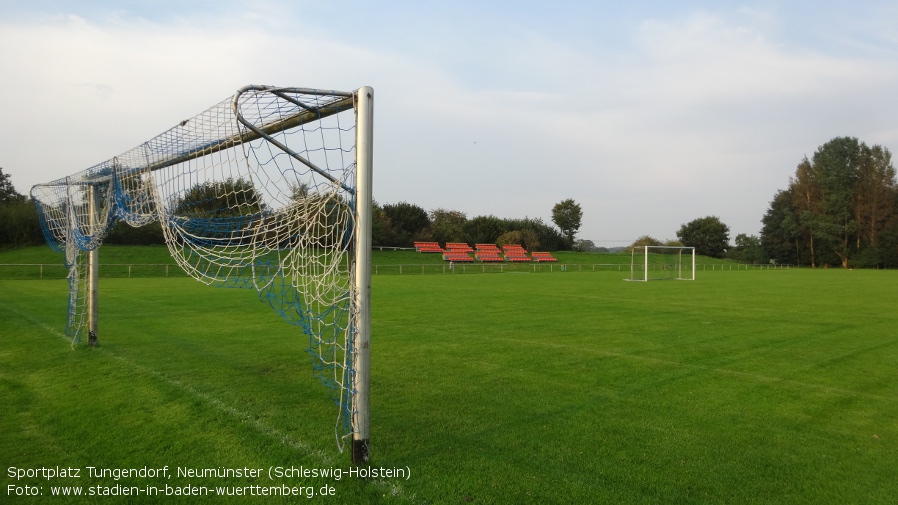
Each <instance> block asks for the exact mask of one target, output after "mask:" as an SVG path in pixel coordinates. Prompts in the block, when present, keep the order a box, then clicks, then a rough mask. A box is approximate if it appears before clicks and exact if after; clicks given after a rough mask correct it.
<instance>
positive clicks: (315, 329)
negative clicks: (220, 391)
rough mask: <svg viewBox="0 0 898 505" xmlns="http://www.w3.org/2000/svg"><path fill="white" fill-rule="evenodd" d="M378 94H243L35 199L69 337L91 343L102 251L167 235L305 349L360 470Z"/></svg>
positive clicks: (365, 444) (175, 249) (204, 271)
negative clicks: (150, 227)
mask: <svg viewBox="0 0 898 505" xmlns="http://www.w3.org/2000/svg"><path fill="white" fill-rule="evenodd" d="M373 104H374V92H373V90H372V88H370V87H362V88H359V89H357V90H355V91H334V90H321V89H313V88H298V87H275V86H259V85H249V86H244V87H242V88H240V89H238V90H237V91H236V92H235V93H234V94H233V95H232V96H230V97H228V98H226V99H224V100H222V101H220V102H218V103H217V104H215V105H213V106H212V107H210V108H209V109H207V110H205V111H203V112H200V113H199V114H196V115H195V116H192V117H188V118H187V119H183V120H181V121H179V122H178V123H177V124H176V125H175V126H173V127H172V128H170V129H169V130H167V131H165V132H163V133H161V134H159V135H157V136H156V137H153V138H152V139H150V140H148V141H146V142H143V143H141V144H139V145H138V146H137V147H134V148H133V149H131V150H129V151H126V152H124V153H122V154H120V155H118V156H115V157H112V158H110V159H108V160H106V161H104V162H102V163H99V164H97V165H94V166H92V167H90V168H88V169H86V170H82V171H81V172H78V173H75V174H73V175H70V176H68V177H63V178H60V179H57V180H55V181H51V182H49V183H46V184H38V185H36V186H34V187H33V188H32V189H31V198H32V201H33V202H34V203H35V205H36V207H37V209H38V215H39V217H40V222H41V228H42V230H43V232H44V236H45V238H46V240H47V243H48V245H50V247H52V248H53V249H55V250H57V251H58V252H62V253H65V264H66V266H67V267H68V268H69V275H68V279H69V311H68V320H67V325H66V333H67V334H68V335H69V336H71V337H72V342H73V345H74V344H76V343H80V342H81V339H82V338H83V337H84V336H87V337H88V340H89V343H90V344H91V345H96V343H97V327H98V324H97V322H98V318H99V311H98V299H99V298H100V296H101V294H100V293H99V289H98V281H99V268H98V261H97V258H98V252H99V249H100V246H101V245H102V242H103V239H104V238H105V237H106V235H107V233H108V232H109V230H110V229H111V228H112V227H113V226H114V225H115V224H117V223H119V222H124V223H126V224H128V225H130V226H134V227H139V226H144V225H146V224H149V223H152V222H158V223H159V224H160V225H161V228H162V231H163V236H164V237H165V242H166V245H167V247H168V250H169V252H170V253H171V255H172V257H173V258H174V260H175V262H176V263H177V264H178V265H179V266H180V267H181V268H182V269H183V270H184V271H185V272H186V273H187V274H188V275H190V276H192V277H193V278H195V279H196V280H198V281H200V282H203V283H204V284H207V285H210V286H218V287H229V288H249V289H252V290H254V291H255V292H257V293H258V296H259V298H260V299H261V300H262V301H263V302H265V303H267V304H268V305H269V306H270V307H271V308H272V309H273V310H274V311H275V312H276V313H278V314H279V315H280V316H281V317H283V319H285V320H286V321H287V322H288V323H290V324H292V325H296V326H298V327H299V328H300V329H301V331H302V333H303V334H304V335H305V336H306V337H307V338H308V340H309V343H308V348H307V349H306V350H307V353H308V354H309V355H310V356H311V362H312V363H311V364H312V368H313V371H314V373H315V375H316V376H317V377H319V378H320V380H321V382H322V383H323V384H324V385H325V386H326V387H327V388H328V389H329V391H330V393H331V397H332V398H333V400H334V402H335V403H336V404H337V406H338V414H337V416H336V417H337V420H336V423H335V434H336V439H337V446H338V448H339V450H340V451H343V450H344V448H345V447H346V446H347V445H348V446H349V447H350V448H351V449H350V453H351V456H352V460H353V462H354V463H356V464H360V463H363V462H365V461H367V460H368V450H369V445H370V426H369V415H368V410H369V405H370V378H369V374H370V368H371V365H370V355H369V348H370V326H371V325H370V321H371V309H370V307H371V302H370V292H371V267H370V264H371V226H372V217H371V212H372V202H373V200H372V174H373V124H374V123H373V112H374V105H373Z"/></svg>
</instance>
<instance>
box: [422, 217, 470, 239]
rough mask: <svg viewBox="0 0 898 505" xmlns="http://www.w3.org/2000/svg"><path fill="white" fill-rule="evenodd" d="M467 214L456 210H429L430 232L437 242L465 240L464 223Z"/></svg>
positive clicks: (466, 219)
mask: <svg viewBox="0 0 898 505" xmlns="http://www.w3.org/2000/svg"><path fill="white" fill-rule="evenodd" d="M467 221H468V216H466V215H465V213H464V212H461V211H458V210H447V209H435V210H432V211H430V234H431V237H432V239H433V240H435V241H437V242H442V243H446V242H465V241H466V240H467V239H466V237H465V223H466V222H467Z"/></svg>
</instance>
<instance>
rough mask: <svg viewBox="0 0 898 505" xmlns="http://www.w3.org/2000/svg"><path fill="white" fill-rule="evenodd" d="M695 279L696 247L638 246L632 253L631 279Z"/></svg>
mask: <svg viewBox="0 0 898 505" xmlns="http://www.w3.org/2000/svg"><path fill="white" fill-rule="evenodd" d="M665 279H671V280H678V281H694V280H695V248H694V247H675V246H637V247H634V248H633V250H632V252H631V255H630V278H629V279H626V280H629V281H654V280H665Z"/></svg>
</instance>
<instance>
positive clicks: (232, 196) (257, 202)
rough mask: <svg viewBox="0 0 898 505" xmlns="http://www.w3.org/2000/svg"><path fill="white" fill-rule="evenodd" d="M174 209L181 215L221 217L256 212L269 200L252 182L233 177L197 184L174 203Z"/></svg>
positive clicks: (263, 207)
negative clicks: (263, 198) (265, 198)
mask: <svg viewBox="0 0 898 505" xmlns="http://www.w3.org/2000/svg"><path fill="white" fill-rule="evenodd" d="M173 208H174V212H173V213H174V214H176V215H180V216H187V217H202V218H218V217H232V216H243V215H247V214H256V213H259V212H261V211H263V210H264V209H265V203H264V202H263V201H262V196H261V195H260V194H259V192H258V191H256V187H255V186H253V183H252V182H250V181H248V180H246V179H243V178H238V179H234V178H232V177H229V178H228V179H227V180H224V181H220V182H211V181H207V182H204V183H201V184H197V185H195V186H193V187H192V188H190V189H188V190H187V191H186V192H185V193H184V195H182V196H180V197H179V198H178V199H177V200H176V201H175V202H174V206H173Z"/></svg>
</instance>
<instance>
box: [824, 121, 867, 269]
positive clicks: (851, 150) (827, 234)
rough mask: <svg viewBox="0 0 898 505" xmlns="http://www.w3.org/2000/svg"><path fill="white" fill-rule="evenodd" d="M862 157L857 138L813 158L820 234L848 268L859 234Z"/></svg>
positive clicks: (835, 142) (842, 141)
mask: <svg viewBox="0 0 898 505" xmlns="http://www.w3.org/2000/svg"><path fill="white" fill-rule="evenodd" d="M863 147H866V146H863ZM860 155H861V144H860V143H859V142H858V140H857V139H856V138H853V137H839V138H835V139H833V140H830V141H829V142H827V143H826V144H823V145H822V146H820V148H819V149H817V152H815V153H814V158H813V165H814V168H815V171H814V172H815V175H816V179H817V181H816V182H817V183H818V184H819V185H820V189H821V193H822V194H821V198H820V206H819V208H820V213H819V214H817V216H816V222H815V224H816V229H817V234H818V235H819V236H820V237H821V238H822V239H823V240H825V241H827V242H828V243H829V245H830V247H831V248H832V250H833V252H835V253H836V255H838V256H839V259H840V260H841V263H842V267H845V268H847V267H848V258H849V255H850V254H851V245H852V240H851V239H852V237H853V236H854V235H855V233H856V232H857V224H858V222H857V220H856V219H855V214H854V212H852V204H853V202H854V192H855V189H854V188H855V183H856V182H857V180H858V162H859V158H860Z"/></svg>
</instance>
